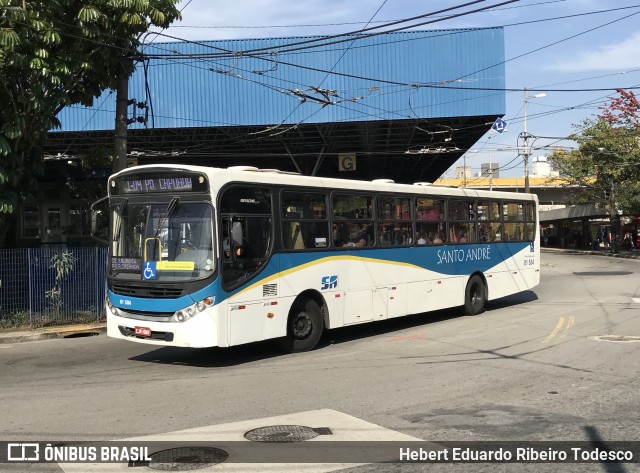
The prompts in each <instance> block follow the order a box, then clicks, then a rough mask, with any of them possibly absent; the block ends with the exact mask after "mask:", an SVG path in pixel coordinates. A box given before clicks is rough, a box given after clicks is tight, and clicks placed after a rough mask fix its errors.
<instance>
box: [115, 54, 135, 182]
mask: <svg viewBox="0 0 640 473" xmlns="http://www.w3.org/2000/svg"><path fill="white" fill-rule="evenodd" d="M130 63H131V61H130V59H123V60H122V62H121V63H120V64H121V66H120V73H119V75H118V80H117V83H116V123H115V138H114V140H113V172H114V173H116V172H118V171H122V170H123V169H125V168H126V167H127V119H128V109H129V68H130Z"/></svg>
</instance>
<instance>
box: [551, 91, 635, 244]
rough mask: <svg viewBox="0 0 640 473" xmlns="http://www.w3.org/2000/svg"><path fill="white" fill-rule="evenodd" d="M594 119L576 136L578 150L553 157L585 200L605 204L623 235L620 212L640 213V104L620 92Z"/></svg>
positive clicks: (631, 96)
mask: <svg viewBox="0 0 640 473" xmlns="http://www.w3.org/2000/svg"><path fill="white" fill-rule="evenodd" d="M618 93H619V97H616V98H612V99H611V101H610V102H609V103H608V104H607V105H606V106H605V107H603V109H602V112H601V113H600V114H599V115H598V116H597V117H595V118H594V119H591V118H590V119H585V120H584V121H583V123H582V124H581V125H580V126H577V128H578V129H579V130H581V131H580V132H579V133H576V134H575V135H573V136H572V139H574V140H575V141H576V142H577V143H578V149H577V150H574V151H570V152H559V153H554V154H553V156H552V158H551V159H552V160H553V162H555V163H556V164H557V165H558V166H559V167H560V169H561V172H562V174H563V176H564V177H566V178H567V180H568V181H569V184H570V185H574V186H579V188H580V189H581V192H580V193H579V194H578V198H579V201H581V202H598V203H601V204H602V205H604V207H605V208H606V210H607V213H608V214H609V216H610V219H611V223H612V227H613V229H614V232H615V234H616V235H619V213H620V212H623V213H631V214H640V102H638V100H637V99H636V97H635V95H634V94H633V92H630V91H624V90H619V91H618Z"/></svg>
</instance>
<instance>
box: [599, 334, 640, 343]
mask: <svg viewBox="0 0 640 473" xmlns="http://www.w3.org/2000/svg"><path fill="white" fill-rule="evenodd" d="M596 339H597V340H602V341H603V342H640V337H632V336H628V335H602V336H600V337H596Z"/></svg>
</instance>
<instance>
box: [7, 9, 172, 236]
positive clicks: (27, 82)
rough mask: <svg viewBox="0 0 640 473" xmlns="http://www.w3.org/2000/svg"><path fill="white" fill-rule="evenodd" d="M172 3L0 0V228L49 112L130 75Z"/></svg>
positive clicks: (52, 121)
mask: <svg viewBox="0 0 640 473" xmlns="http://www.w3.org/2000/svg"><path fill="white" fill-rule="evenodd" d="M178 2H179V0H84V1H79V0H40V1H35V0H0V82H1V85H0V228H6V227H7V225H6V224H5V223H6V222H5V221H4V220H5V219H6V218H7V217H8V215H9V214H11V213H13V212H14V211H15V209H16V206H17V203H18V201H19V199H20V198H22V197H24V196H25V195H26V193H27V190H28V189H31V188H33V187H34V186H33V184H34V180H35V177H36V176H37V174H38V172H40V171H41V170H42V146H43V144H44V143H45V141H46V139H47V134H48V132H49V131H50V130H52V129H55V128H57V127H59V125H60V123H59V121H58V120H57V119H56V115H57V114H58V113H59V112H60V111H61V110H62V109H63V108H64V107H66V106H69V105H74V104H82V105H87V106H90V105H91V104H92V103H93V100H94V98H95V97H97V96H99V95H100V94H101V93H102V91H103V90H105V89H109V88H111V89H113V88H115V85H116V81H117V79H118V77H120V76H122V75H123V74H124V75H125V76H127V77H128V76H130V75H131V74H132V73H133V70H134V61H133V60H134V59H135V58H136V55H137V50H138V47H139V45H140V43H139V41H140V38H141V37H142V34H144V33H145V32H146V31H148V30H149V28H150V27H151V26H157V27H163V28H164V27H167V26H169V24H170V23H171V22H173V21H174V20H176V19H178V18H179V17H180V12H179V11H178V9H177V8H176V4H177V3H178ZM3 241H4V237H3V235H0V244H1V243H2V242H3Z"/></svg>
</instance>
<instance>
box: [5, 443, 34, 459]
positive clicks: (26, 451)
mask: <svg viewBox="0 0 640 473" xmlns="http://www.w3.org/2000/svg"><path fill="white" fill-rule="evenodd" d="M7 460H8V461H10V462H37V461H38V460H40V444H37V443H9V444H7Z"/></svg>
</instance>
